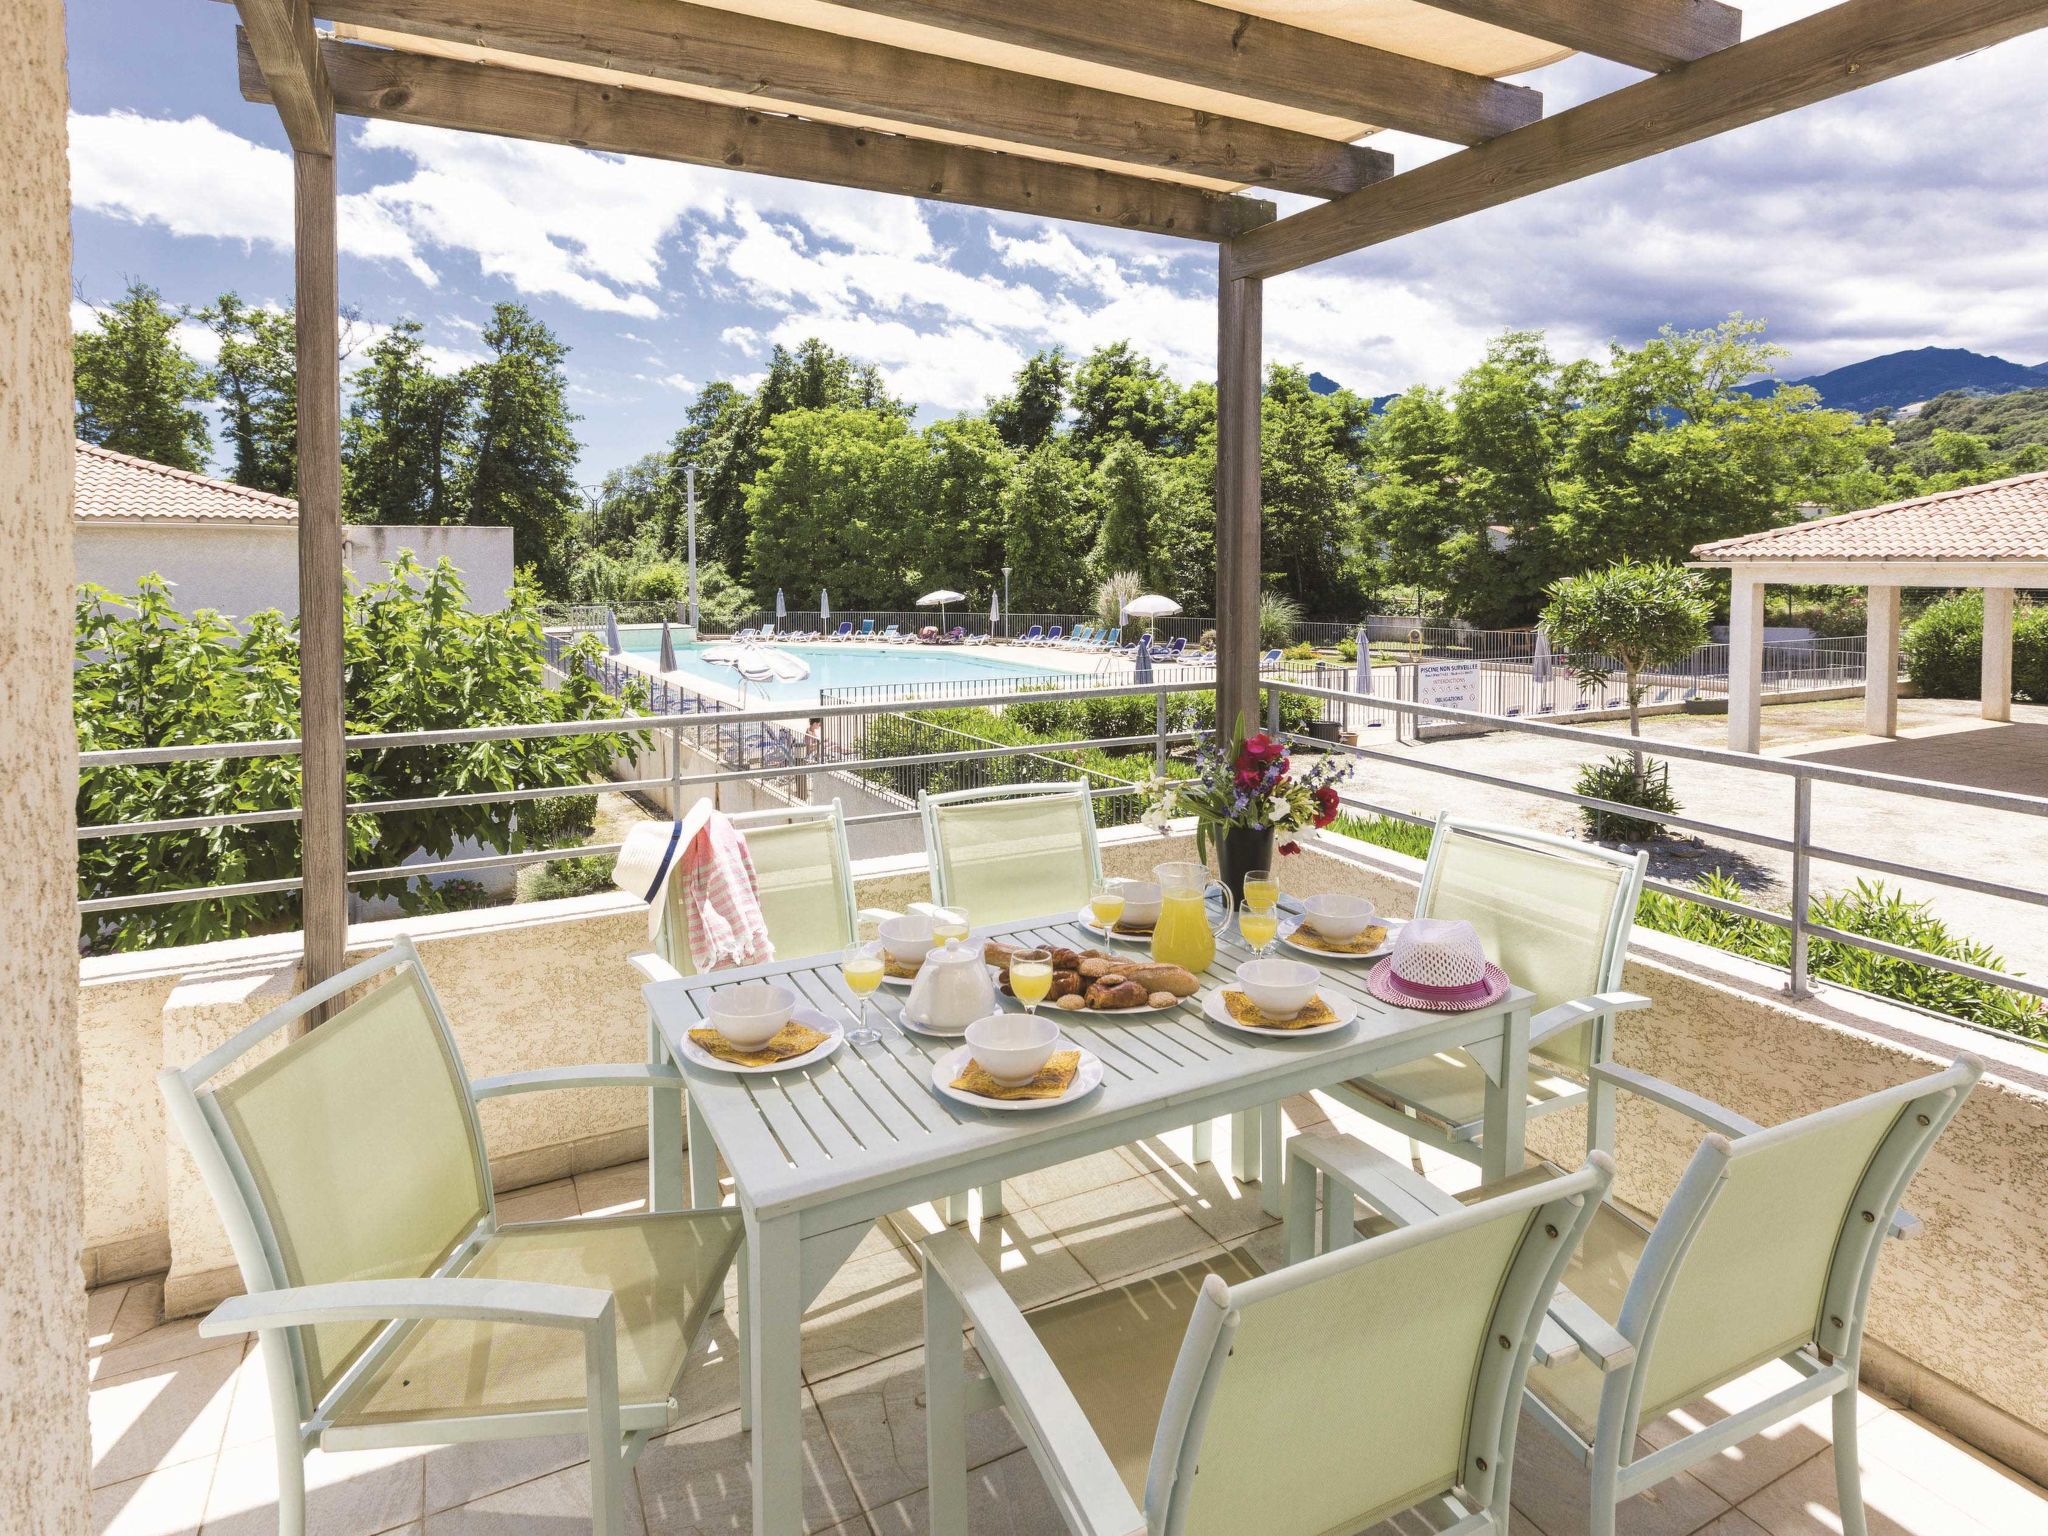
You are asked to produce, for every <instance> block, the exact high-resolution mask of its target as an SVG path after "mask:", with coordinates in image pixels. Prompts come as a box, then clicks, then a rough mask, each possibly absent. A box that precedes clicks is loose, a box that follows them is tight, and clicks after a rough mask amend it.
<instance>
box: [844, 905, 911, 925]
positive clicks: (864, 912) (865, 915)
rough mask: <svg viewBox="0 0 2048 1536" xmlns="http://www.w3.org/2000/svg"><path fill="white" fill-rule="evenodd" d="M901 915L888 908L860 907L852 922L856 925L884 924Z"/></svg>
mask: <svg viewBox="0 0 2048 1536" xmlns="http://www.w3.org/2000/svg"><path fill="white" fill-rule="evenodd" d="M902 915H903V914H902V913H901V912H898V911H895V910H894V909H893V908H890V907H862V908H861V909H860V910H859V911H858V912H856V913H854V914H853V920H854V922H855V923H856V924H858V923H886V922H887V921H889V919H890V918H892V917H901V916H902Z"/></svg>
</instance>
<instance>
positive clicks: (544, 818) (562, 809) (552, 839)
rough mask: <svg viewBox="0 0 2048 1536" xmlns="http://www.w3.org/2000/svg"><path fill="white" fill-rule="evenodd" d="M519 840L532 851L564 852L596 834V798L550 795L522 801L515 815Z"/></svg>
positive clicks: (592, 796) (590, 796)
mask: <svg viewBox="0 0 2048 1536" xmlns="http://www.w3.org/2000/svg"><path fill="white" fill-rule="evenodd" d="M517 821H518V829H519V837H520V840H521V841H523V842H524V843H526V844H527V845H528V846H529V847H533V848H565V847H568V846H569V845H571V844H573V843H580V842H583V841H584V840H585V839H587V838H588V837H589V836H590V834H591V833H592V832H595V831H596V830H597V796H595V795H550V796H548V797H547V798H546V799H544V800H522V801H520V802H519V810H518V813H517Z"/></svg>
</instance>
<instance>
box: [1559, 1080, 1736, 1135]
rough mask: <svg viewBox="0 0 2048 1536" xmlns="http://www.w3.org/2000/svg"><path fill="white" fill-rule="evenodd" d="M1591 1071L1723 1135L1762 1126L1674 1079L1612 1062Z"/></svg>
mask: <svg viewBox="0 0 2048 1536" xmlns="http://www.w3.org/2000/svg"><path fill="white" fill-rule="evenodd" d="M1592 1075H1593V1076H1594V1077H1597V1078H1599V1079H1600V1080H1601V1081H1602V1082H1604V1083H1609V1084H1611V1085H1613V1086H1614V1087H1616V1088H1619V1089H1621V1090H1622V1091H1623V1092H1625V1093H1632V1094H1634V1095H1635V1096H1636V1097H1637V1098H1641V1099H1648V1100H1649V1101H1650V1102H1651V1103H1653V1104H1662V1105H1663V1106H1664V1107H1665V1108H1666V1109H1675V1110H1677V1111H1678V1112H1679V1113H1680V1114H1681V1115H1684V1116H1686V1117H1687V1118H1689V1119H1692V1120H1697V1121H1698V1122H1699V1123H1700V1124H1701V1125H1704V1126H1705V1127H1706V1128H1707V1129H1708V1130H1710V1131H1719V1132H1720V1133H1721V1134H1722V1135H1724V1136H1754V1135H1755V1134H1756V1133H1757V1132H1758V1131H1760V1130H1762V1129H1763V1127H1762V1126H1760V1125H1758V1124H1757V1123H1756V1122H1755V1121H1754V1120H1750V1119H1746V1118H1744V1117H1743V1116H1741V1115H1738V1114H1736V1113H1735V1111H1734V1110H1732V1109H1723V1108H1722V1107H1721V1106H1720V1105H1718V1104H1716V1103H1715V1102H1714V1101H1713V1100H1712V1099H1703V1098H1701V1097H1700V1096H1699V1095H1698V1094H1696V1093H1687V1092H1686V1091H1685V1090H1684V1089H1683V1088H1680V1087H1679V1086H1678V1085H1677V1084H1675V1083H1667V1082H1665V1081H1664V1079H1663V1078H1661V1077H1652V1076H1650V1074H1649V1073H1647V1072H1636V1071H1633V1070H1631V1069H1630V1068H1628V1067H1617V1066H1615V1065H1613V1064H1612V1063H1610V1062H1595V1063H1594V1065H1593V1068H1592Z"/></svg>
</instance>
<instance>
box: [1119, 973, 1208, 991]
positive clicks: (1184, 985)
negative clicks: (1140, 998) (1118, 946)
mask: <svg viewBox="0 0 2048 1536" xmlns="http://www.w3.org/2000/svg"><path fill="white" fill-rule="evenodd" d="M1122 974H1123V975H1124V976H1125V977H1127V978H1128V979H1129V980H1131V981H1135V982H1137V983H1139V984H1140V985H1141V986H1143V987H1144V989H1145V990H1146V991H1147V992H1171V993H1172V994H1173V995H1174V996H1175V997H1193V996H1194V995H1195V994H1196V993H1197V992H1199V991H1201V989H1202V983H1201V982H1200V981H1199V980H1198V979H1197V978H1196V976H1195V974H1194V972H1192V971H1188V970H1183V969H1182V968H1181V967H1179V966H1177V965H1127V966H1124V967H1123V969H1122Z"/></svg>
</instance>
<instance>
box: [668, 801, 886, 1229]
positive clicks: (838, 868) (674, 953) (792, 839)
mask: <svg viewBox="0 0 2048 1536" xmlns="http://www.w3.org/2000/svg"><path fill="white" fill-rule="evenodd" d="M729 819H730V820H731V821H732V824H733V825H734V826H736V827H738V828H739V829H740V832H741V834H742V835H743V836H744V837H745V838H746V840H747V852H748V854H749V856H751V857H752V859H753V861H754V878H755V880H756V882H757V883H758V885H759V888H760V900H761V916H762V918H763V920H764V921H765V922H766V923H767V924H768V937H769V938H770V939H771V940H772V941H773V942H774V945H775V956H776V958H777V959H778V960H800V959H802V958H804V957H805V956H807V955H826V954H832V953H834V952H835V951H837V950H841V949H844V948H846V947H847V946H848V945H849V944H852V943H853V942H855V939H856V937H857V936H858V933H859V925H860V923H861V922H862V921H863V920H866V919H873V920H876V921H879V920H881V919H882V918H886V917H893V916H895V914H894V913H893V912H886V911H882V910H880V909H879V908H861V907H859V906H857V904H856V900H855V896H854V885H853V859H852V857H851V855H850V854H849V853H848V851H847V844H846V816H845V812H844V810H843V809H842V807H841V806H840V803H839V802H838V801H837V800H831V801H828V802H826V803H825V804H823V805H805V806H793V807H790V808H789V809H786V810H785V809H780V808H778V809H774V810H766V811H739V812H736V813H733V814H732V815H731V816H730V818H729ZM664 899H665V906H664V908H663V911H662V923H661V930H660V934H659V937H658V938H657V939H656V941H655V942H656V948H655V950H654V951H652V952H650V953H647V954H640V955H634V956H633V957H632V962H633V965H634V966H635V967H636V968H637V969H638V970H639V972H640V974H641V975H643V976H645V977H646V978H647V979H648V980H649V981H671V980H675V979H678V978H680V977H683V976H688V975H691V974H693V973H694V969H695V968H694V967H693V966H692V965H691V963H690V946H689V941H688V938H687V937H686V935H687V932H688V930H687V928H686V926H685V918H684V916H683V907H682V882H681V881H679V880H670V881H669V883H668V888H667V890H666V892H665V893H664ZM647 1047H648V1060H649V1061H652V1062H656V1063H665V1062H666V1061H667V1060H668V1053H667V1050H666V1048H665V1047H664V1046H663V1045H662V1043H661V1035H660V1033H659V1031H657V1030H656V1029H655V1027H654V1021H653V1020H652V1018H650V1019H649V1020H648V1024H647ZM683 1114H684V1103H683V1099H682V1097H681V1095H678V1094H672V1093H661V1094H650V1095H648V1105H647V1127H648V1155H647V1176H648V1203H649V1208H650V1209H652V1210H657V1211H663V1210H673V1209H675V1208H676V1207H677V1206H679V1205H681V1204H682V1191H681V1189H680V1187H677V1186H675V1185H673V1184H672V1183H671V1180H672V1179H679V1178H680V1177H681V1173H680V1170H681V1169H682V1167H683V1164H684V1146H685V1138H684V1135H683ZM689 1170H690V1180H691V1183H690V1203H691V1204H692V1205H700V1206H701V1205H714V1204H716V1203H717V1200H718V1179H717V1169H716V1168H715V1167H712V1166H709V1164H708V1160H707V1162H706V1164H705V1165H704V1166H700V1165H699V1164H698V1163H695V1162H692V1163H690V1165H689Z"/></svg>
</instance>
